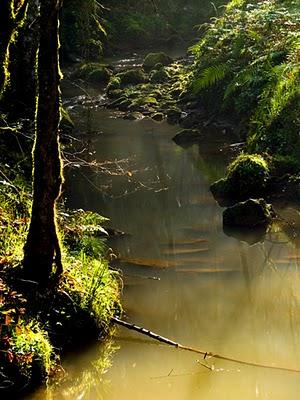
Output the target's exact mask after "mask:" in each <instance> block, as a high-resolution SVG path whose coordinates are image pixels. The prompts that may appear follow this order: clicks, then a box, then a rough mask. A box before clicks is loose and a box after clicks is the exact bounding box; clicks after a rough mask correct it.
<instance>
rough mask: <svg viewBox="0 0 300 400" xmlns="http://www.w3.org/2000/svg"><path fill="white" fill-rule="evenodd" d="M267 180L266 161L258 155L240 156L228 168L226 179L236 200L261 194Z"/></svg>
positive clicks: (267, 168)
mask: <svg viewBox="0 0 300 400" xmlns="http://www.w3.org/2000/svg"><path fill="white" fill-rule="evenodd" d="M268 178H269V167H268V163H267V161H266V160H265V159H264V158H263V157H262V156H261V155H259V154H241V155H239V156H238V157H237V158H236V159H235V160H234V161H233V162H232V163H231V164H230V165H229V167H228V170H227V175H226V179H227V182H228V184H229V185H230V186H231V190H232V191H236V194H237V197H238V198H247V196H249V197H253V196H254V197H255V196H256V195H258V194H261V193H262V192H263V190H264V188H265V186H266V182H267V179H268Z"/></svg>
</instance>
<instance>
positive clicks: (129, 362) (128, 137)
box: [54, 108, 300, 400]
mask: <svg viewBox="0 0 300 400" xmlns="http://www.w3.org/2000/svg"><path fill="white" fill-rule="evenodd" d="M86 118H87V119H86ZM74 119H75V121H76V123H77V126H78V127H80V129H81V130H83V129H84V126H85V124H86V121H87V120H88V124H89V131H90V132H91V134H90V141H89V143H90V151H91V159H93V158H94V159H95V160H97V161H98V162H100V161H102V162H104V161H105V160H110V161H112V162H113V163H115V164H113V165H114V167H111V166H110V167H109V169H110V173H111V174H110V175H109V174H108V175H107V174H106V175H105V174H96V173H90V172H89V171H88V170H87V169H84V168H83V169H73V170H71V172H69V173H68V176H67V183H66V186H67V187H66V196H67V202H68V205H69V206H70V207H76V208H83V209H88V210H93V211H97V212H100V213H101V214H102V215H105V216H107V217H108V218H110V225H111V226H113V227H115V228H118V229H120V230H122V231H124V232H125V233H126V235H125V236H123V237H121V238H116V239H114V240H112V241H111V242H110V246H112V248H113V250H114V253H115V254H116V255H117V256H118V258H119V260H120V261H119V262H118V263H117V265H116V266H117V267H118V268H120V269H121V270H122V271H123V272H124V293H123V304H124V309H125V314H126V319H127V320H128V321H131V322H134V323H136V324H138V325H141V326H144V327H146V328H148V329H151V330H152V331H154V332H157V333H159V334H161V335H163V336H166V337H168V338H170V339H172V340H175V341H177V342H180V343H183V344H186V345H190V346H193V347H197V348H200V349H203V350H205V351H206V350H207V351H211V352H213V353H218V354H223V355H226V356H230V357H234V358H238V359H242V360H248V361H252V362H256V363H263V364H269V365H274V366H283V367H288V368H296V369H300V357H299V356H300V346H299V343H300V337H299V333H300V303H299V300H300V299H299V294H300V292H299V289H300V280H299V270H298V259H299V257H300V254H299V252H298V250H297V248H296V247H295V245H293V243H290V242H289V241H287V238H286V236H285V234H284V233H283V232H281V230H280V229H277V230H276V229H275V228H274V229H273V230H272V232H270V233H269V234H268V235H267V237H266V240H265V241H264V242H262V243H257V244H255V245H253V246H249V245H248V244H247V243H245V242H241V241H239V240H237V239H235V238H230V237H228V236H226V235H225V234H224V233H223V230H222V209H221V208H220V207H219V206H218V205H217V204H216V203H215V201H214V199H213V198H212V196H211V194H210V191H209V184H210V183H211V182H212V181H213V180H215V179H217V178H218V177H220V176H222V174H223V172H224V167H225V164H226V159H227V158H228V157H230V156H231V155H230V153H229V154H227V153H226V152H225V151H221V149H222V145H221V142H222V141H223V142H226V138H224V137H223V138H222V134H220V135H216V136H213V137H212V138H211V140H210V141H209V142H207V143H206V144H203V145H201V146H193V147H191V148H189V149H187V150H183V149H181V148H180V147H178V146H176V145H175V144H174V143H173V142H172V140H171V138H172V137H173V136H174V134H175V133H176V132H177V130H178V128H177V127H176V126H171V125H168V124H167V123H165V122H163V123H157V122H154V121H151V120H150V119H144V120H141V121H128V120H124V119H122V118H117V115H116V113H114V112H111V111H105V110H102V109H101V108H92V109H89V112H88V114H87V111H86V110H85V111H83V110H82V109H81V111H80V110H79V111H78V110H77V112H76V114H75V116H74ZM225 147H226V146H225ZM224 153H226V154H224ZM116 161H117V162H116ZM111 168H112V169H111ZM115 344H116V345H117V346H118V347H119V349H118V350H117V351H116V352H115V353H114V356H113V359H112V367H111V368H110V369H109V370H108V372H107V373H106V375H105V376H104V377H101V378H100V377H99V379H98V378H97V379H95V375H94V374H93V373H91V372H92V371H93V370H94V367H93V366H92V364H89V363H88V362H87V363H86V364H85V368H86V369H85V370H84V371H83V375H80V374H81V373H82V362H81V361H79V358H80V357H79V355H75V357H73V358H72V360H69V361H68V363H69V365H68V367H70V368H71V377H72V374H74V385H75V377H76V379H77V381H76V385H77V386H76V387H78V379H79V382H80V385H79V388H80V389H78V390H75V389H74V388H73V389H74V390H73V391H72V390H71V391H70V386H69V387H68V388H66V386H63V387H62V389H61V390H60V391H58V393H57V392H54V394H55V398H56V397H57V398H59V399H75V398H76V399H88V400H98V399H105V400H119V399H124V400H129V399H130V400H141V399H143V400H148V399H149V400H150V399H151V400H152V399H154V398H155V399H158V400H171V399H172V400H185V399H186V400H192V399H205V400H219V399H221V400H223V399H224V400H225V399H230V400H240V399H241V398H243V399H244V400H246V399H271V400H277V399H278V400H279V399H280V400H283V399H297V398H298V397H299V393H300V379H299V377H300V376H299V374H297V373H293V372H283V371H276V370H271V369H260V368H257V367H249V366H245V365H239V364H237V363H231V362H225V361H221V360H216V359H213V358H210V359H206V360H203V359H201V356H200V355H197V354H193V353H187V352H184V351H180V350H176V349H173V348H170V347H167V346H165V345H161V344H158V343H156V342H154V341H152V340H151V339H150V338H147V337H145V336H141V335H139V334H137V333H133V332H130V331H128V330H125V329H123V328H118V330H117V332H116V337H115ZM80 359H81V358H80ZM199 361H200V362H199ZM201 363H205V364H206V365H207V366H209V367H210V369H208V368H205V367H203V366H202V365H201ZM88 365H90V367H88ZM79 370H80V371H81V372H80V373H79V372H78V371H79ZM78 376H79V377H80V376H81V378H78ZM91 376H92V377H93V378H91ZM88 377H90V378H88ZM80 379H81V380H80ZM71 387H72V384H71Z"/></svg>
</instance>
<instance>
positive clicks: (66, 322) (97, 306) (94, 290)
mask: <svg viewBox="0 0 300 400" xmlns="http://www.w3.org/2000/svg"><path fill="white" fill-rule="evenodd" d="M5 176H6V175H5ZM0 204H1V206H0V231H1V235H0V358H1V368H0V373H1V374H0V387H1V391H3V393H10V394H11V393H13V394H15V395H16V396H17V395H19V394H20V393H23V392H25V391H26V390H30V389H31V388H32V387H33V386H35V385H36V384H40V383H41V382H46V381H47V380H48V378H49V377H50V376H51V375H53V374H54V375H55V373H56V371H59V370H60V368H59V356H60V355H61V354H63V353H64V352H65V351H66V350H72V349H73V348H74V347H76V348H78V347H81V346H85V345H87V344H88V343H89V342H93V341H95V340H96V339H97V338H99V336H105V335H106V334H107V333H108V332H109V330H110V321H111V318H112V316H114V315H116V314H117V315H119V314H120V312H121V307H120V303H119V297H120V286H121V285H120V278H119V276H118V273H116V272H114V271H111V270H110V269H109V265H108V261H107V258H108V256H109V254H110V253H109V250H108V249H107V246H106V244H105V239H104V238H105V237H106V231H105V229H103V228H102V227H101V225H100V224H102V223H103V222H104V221H105V218H103V217H101V216H99V215H98V214H95V213H92V212H84V211H83V210H78V211H70V212H63V211H60V212H59V221H60V230H61V241H62V244H63V264H64V273H63V275H62V277H61V279H60V281H59V283H58V284H55V285H53V286H51V285H50V287H49V288H46V289H43V291H41V290H39V289H38V288H37V287H36V285H35V284H34V282H30V281H24V280H22V275H21V273H20V272H21V261H22V257H23V245H24V243H25V239H26V234H27V229H28V224H29V215H30V207H31V196H30V195H29V194H28V192H27V191H26V185H24V184H23V183H22V181H21V179H20V178H19V179H18V180H15V181H13V182H12V181H10V180H9V179H8V178H7V179H5V178H4V177H3V179H2V180H1V182H0Z"/></svg>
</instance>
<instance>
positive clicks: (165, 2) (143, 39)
mask: <svg viewBox="0 0 300 400" xmlns="http://www.w3.org/2000/svg"><path fill="white" fill-rule="evenodd" d="M101 3H102V4H103V5H104V6H105V10H104V19H105V20H104V25H105V27H106V30H107V33H108V38H109V42H110V44H113V45H115V46H116V47H118V48H120V47H121V48H122V47H123V46H124V44H125V45H131V46H134V47H136V46H139V47H142V48H144V47H145V46H149V45H153V44H156V45H161V44H163V45H167V46H172V45H175V46H180V45H183V44H184V39H189V38H193V37H194V35H195V29H194V28H195V25H197V24H201V23H202V22H204V21H206V20H207V19H209V17H211V16H215V15H216V13H218V12H221V10H220V9H219V8H218V6H220V5H223V4H224V3H226V0H215V1H214V2H213V3H212V2H210V0H202V1H201V2H199V0H189V1H188V2H187V1H184V0H155V1H149V0H141V1H139V2H136V1H134V0H124V1H121V2H120V1H118V0H102V1H101Z"/></svg>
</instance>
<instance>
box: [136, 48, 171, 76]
mask: <svg viewBox="0 0 300 400" xmlns="http://www.w3.org/2000/svg"><path fill="white" fill-rule="evenodd" d="M172 62H173V59H172V58H171V57H169V56H168V55H167V54H165V53H163V52H160V53H149V54H147V56H146V57H145V59H144V62H143V67H144V69H145V70H148V71H150V70H151V69H153V68H154V67H155V66H156V64H161V65H163V66H167V65H169V64H171V63H172Z"/></svg>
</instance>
